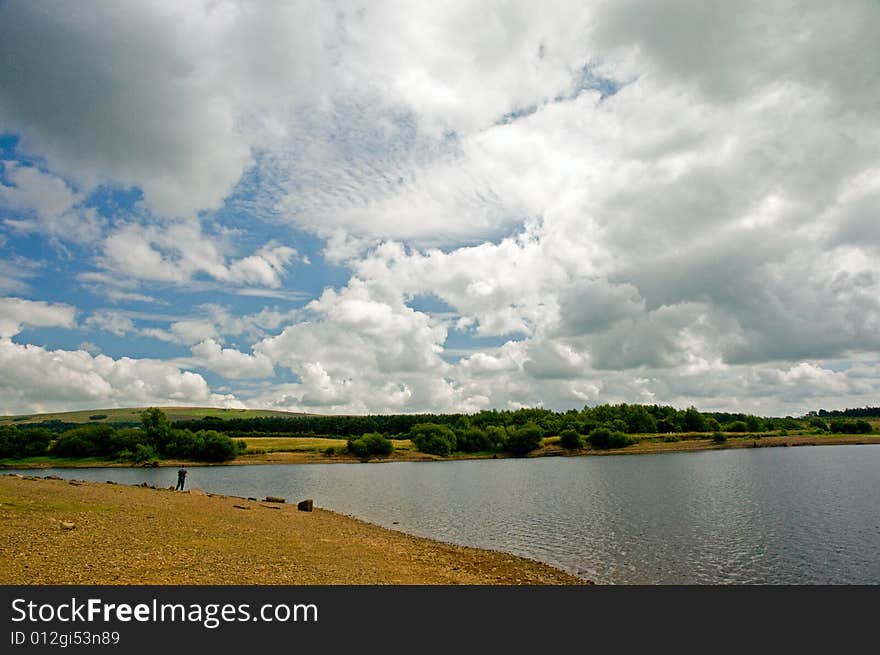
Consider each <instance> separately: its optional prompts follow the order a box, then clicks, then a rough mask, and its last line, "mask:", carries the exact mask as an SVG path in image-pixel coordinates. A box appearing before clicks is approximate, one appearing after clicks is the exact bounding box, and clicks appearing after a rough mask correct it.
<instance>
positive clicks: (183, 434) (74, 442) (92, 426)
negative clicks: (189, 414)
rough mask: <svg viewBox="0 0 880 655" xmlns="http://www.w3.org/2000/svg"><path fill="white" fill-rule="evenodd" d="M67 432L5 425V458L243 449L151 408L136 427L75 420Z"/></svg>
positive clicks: (226, 456)
mask: <svg viewBox="0 0 880 655" xmlns="http://www.w3.org/2000/svg"><path fill="white" fill-rule="evenodd" d="M72 425H74V426H75V427H71V428H68V429H67V430H66V431H64V432H60V433H59V432H56V431H54V430H52V429H51V428H48V427H45V426H40V425H37V426H34V427H32V426H15V425H12V426H2V427H0V458H3V459H5V458H14V459H21V458H25V457H37V456H40V455H53V456H56V457H103V458H107V459H113V460H121V461H129V462H134V463H142V462H149V461H154V460H157V459H159V458H166V459H187V460H193V461H203V462H225V461H228V460H231V459H233V458H235V456H236V455H237V454H238V453H239V452H240V451H241V450H243V449H244V442H240V443H236V442H234V441H233V440H232V439H231V438H230V437H229V436H228V435H225V434H221V433H220V432H217V431H215V430H198V431H195V432H194V431H192V430H187V429H180V428H176V427H173V426H172V424H171V423H170V422H169V421H168V418H167V417H166V416H165V414H164V413H163V412H162V411H161V410H159V409H155V408H150V409H148V410H146V411H144V412H143V413H142V414H141V425H140V427H137V428H116V427H114V426H113V425H108V424H104V423H88V424H85V425H83V424H72Z"/></svg>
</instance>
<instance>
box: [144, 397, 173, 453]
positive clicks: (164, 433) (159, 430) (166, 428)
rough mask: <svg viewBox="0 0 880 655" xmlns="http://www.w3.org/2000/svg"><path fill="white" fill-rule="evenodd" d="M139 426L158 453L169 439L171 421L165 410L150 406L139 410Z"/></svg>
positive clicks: (163, 448)
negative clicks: (141, 410)
mask: <svg viewBox="0 0 880 655" xmlns="http://www.w3.org/2000/svg"><path fill="white" fill-rule="evenodd" d="M141 426H142V427H143V430H144V433H145V434H146V435H147V437H148V438H149V439H150V441H151V442H152V444H153V446H154V447H155V449H156V450H157V451H159V452H160V453H161V452H163V451H164V450H165V447H166V446H167V444H168V442H169V441H171V422H170V421H169V420H168V417H167V416H165V412H163V411H162V410H161V409H159V408H157V407H150V408H148V409H145V410H144V411H143V412H141Z"/></svg>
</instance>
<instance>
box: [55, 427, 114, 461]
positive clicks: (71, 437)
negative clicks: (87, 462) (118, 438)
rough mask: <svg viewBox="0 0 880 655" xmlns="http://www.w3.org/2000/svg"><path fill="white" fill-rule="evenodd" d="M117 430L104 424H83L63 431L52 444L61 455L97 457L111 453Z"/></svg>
mask: <svg viewBox="0 0 880 655" xmlns="http://www.w3.org/2000/svg"><path fill="white" fill-rule="evenodd" d="M114 432H115V430H114V429H113V428H112V427H111V426H109V425H104V424H98V425H83V426H82V427H78V428H74V429H73V430H68V431H67V432H64V433H62V434H61V435H60V436H59V437H58V439H57V440H56V441H55V443H54V444H53V445H52V454H53V455H58V456H59V457H97V456H106V455H108V454H110V444H111V442H112V439H113V434H114Z"/></svg>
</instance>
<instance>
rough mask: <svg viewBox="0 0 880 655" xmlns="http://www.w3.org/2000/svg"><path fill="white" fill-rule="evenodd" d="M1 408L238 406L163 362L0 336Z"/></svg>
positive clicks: (14, 410)
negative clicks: (23, 342)
mask: <svg viewBox="0 0 880 655" xmlns="http://www.w3.org/2000/svg"><path fill="white" fill-rule="evenodd" d="M0 368H2V369H3V371H4V375H3V376H2V377H0V412H2V413H4V414H16V413H31V412H49V411H62V410H69V409H77V408H89V407H138V406H145V405H163V404H164V405H211V406H224V407H236V406H241V403H239V402H238V401H237V400H236V399H235V397H234V396H231V395H219V394H214V393H211V391H210V389H209V388H208V385H207V383H206V382H205V380H204V378H202V376H201V375H198V374H196V373H191V372H189V371H181V370H180V369H178V368H177V367H175V366H173V365H171V364H168V363H166V362H160V361H155V360H148V359H130V358H128V357H122V358H119V359H112V358H110V357H107V356H105V355H97V356H93V355H90V354H89V353H87V352H85V351H83V350H77V351H68V350H47V349H45V348H41V347H39V346H33V345H19V344H16V343H13V342H12V341H10V340H9V339H0Z"/></svg>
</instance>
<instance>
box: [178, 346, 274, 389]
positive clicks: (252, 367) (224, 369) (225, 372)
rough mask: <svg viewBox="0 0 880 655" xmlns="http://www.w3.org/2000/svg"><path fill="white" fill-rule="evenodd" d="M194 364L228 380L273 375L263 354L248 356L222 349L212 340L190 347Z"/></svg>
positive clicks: (270, 366) (233, 350) (268, 361)
mask: <svg viewBox="0 0 880 655" xmlns="http://www.w3.org/2000/svg"><path fill="white" fill-rule="evenodd" d="M192 353H193V355H194V356H195V360H194V362H195V363H196V364H197V365H198V366H203V367H204V368H207V369H208V370H210V371H213V372H215V373H217V374H219V375H222V376H223V377H225V378H228V379H230V380H240V379H245V378H267V377H270V376H271V375H272V374H273V373H274V368H273V366H272V362H271V360H270V359H269V358H268V357H267V356H266V355H264V354H263V353H255V354H253V355H248V354H245V353H243V352H240V351H238V350H236V349H235V348H223V347H221V345H220V344H219V343H217V342H216V341H214V340H213V339H206V340H205V341H202V342H201V343H198V344H196V345H194V346H193V347H192Z"/></svg>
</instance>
